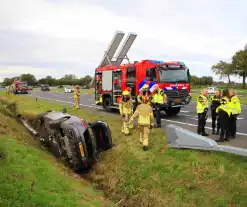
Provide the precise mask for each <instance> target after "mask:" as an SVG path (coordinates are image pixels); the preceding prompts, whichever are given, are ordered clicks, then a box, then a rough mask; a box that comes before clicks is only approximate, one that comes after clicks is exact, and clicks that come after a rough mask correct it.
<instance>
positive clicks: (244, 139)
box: [27, 91, 247, 148]
mask: <svg viewBox="0 0 247 207" xmlns="http://www.w3.org/2000/svg"><path fill="white" fill-rule="evenodd" d="M27 96H31V97H34V98H36V97H38V98H40V99H46V100H49V101H51V102H58V103H61V104H68V105H73V97H72V94H71V93H64V92H43V91H30V92H29V94H28V95H27ZM80 103H81V106H82V107H88V108H91V109H93V110H100V109H101V107H100V106H97V105H95V101H94V96H93V95H90V96H89V95H88V94H81V101H80ZM195 109H196V103H195V102H191V103H190V104H189V105H188V106H187V107H184V108H182V109H181V111H180V113H179V114H178V115H177V116H176V117H172V118H171V117H167V116H165V115H164V116H163V119H162V126H163V127H164V126H165V125H166V124H171V123H172V124H175V125H178V126H180V127H182V128H184V129H187V130H190V131H193V132H196V130H197V114H196V110H195ZM116 115H117V114H116ZM210 116H211V115H210V114H209V118H208V120H207V125H206V130H207V131H206V132H208V133H209V134H210V138H212V139H214V140H216V139H218V136H217V135H211V133H212V131H211V124H212V120H211V118H210ZM227 143H229V144H230V145H232V146H237V147H243V148H247V106H244V105H243V106H242V114H241V115H240V116H239V117H238V121H237V138H236V139H234V140H230V142H227ZM225 144H226V143H225Z"/></svg>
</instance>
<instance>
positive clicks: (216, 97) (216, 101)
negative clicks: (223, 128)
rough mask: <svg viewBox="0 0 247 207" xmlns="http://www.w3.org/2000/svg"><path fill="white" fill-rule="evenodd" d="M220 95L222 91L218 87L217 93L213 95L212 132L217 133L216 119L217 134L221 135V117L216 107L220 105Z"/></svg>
mask: <svg viewBox="0 0 247 207" xmlns="http://www.w3.org/2000/svg"><path fill="white" fill-rule="evenodd" d="M220 96H221V91H220V89H218V90H217V91H216V94H215V95H214V96H211V100H210V101H211V106H210V108H211V116H212V134H215V127H216V121H217V132H216V134H217V135H219V131H220V119H219V116H218V114H217V113H216V109H217V108H218V107H219V106H220Z"/></svg>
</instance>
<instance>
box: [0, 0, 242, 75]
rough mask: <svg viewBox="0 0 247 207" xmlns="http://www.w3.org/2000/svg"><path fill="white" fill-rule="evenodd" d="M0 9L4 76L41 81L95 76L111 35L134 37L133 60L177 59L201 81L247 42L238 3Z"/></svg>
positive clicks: (53, 0)
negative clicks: (25, 76) (31, 75)
mask: <svg viewBox="0 0 247 207" xmlns="http://www.w3.org/2000/svg"><path fill="white" fill-rule="evenodd" d="M0 5H1V6H0V77H2V78H3V77H5V76H7V75H8V72H6V71H8V70H9V75H13V74H14V75H18V74H20V73H24V71H26V70H28V71H30V73H34V74H35V75H37V76H39V77H43V76H46V75H50V74H52V76H54V77H60V76H62V75H65V74H67V73H74V74H76V75H77V76H83V75H87V74H91V75H92V74H93V73H94V69H95V67H97V66H98V64H99V62H100V60H101V58H102V56H103V54H104V51H105V50H106V48H107V46H108V44H109V42H110V40H111V38H112V36H113V34H114V33H115V31H116V30H123V31H126V32H136V33H137V34H138V36H137V39H136V41H135V42H134V44H133V46H132V48H131V49H130V51H129V55H128V56H129V58H130V59H131V60H142V59H160V60H182V61H184V62H185V63H186V64H187V65H188V66H189V67H190V69H191V72H192V73H193V74H195V75H198V76H202V75H213V74H212V72H211V69H210V67H211V65H213V64H215V63H216V62H218V61H219V60H226V61H228V60H230V58H231V56H232V55H233V54H234V52H235V51H236V50H238V49H240V48H243V46H244V44H245V43H246V42H247V35H246V34H247V27H246V26H245V25H246V21H247V14H246V12H245V8H246V6H247V2H246V1H243V0H240V1H238V4H237V3H235V2H234V1H233V0H225V1H223V0H218V1H213V0H207V1H206V0H205V1H198V2H195V1H192V0H187V1H186V2H185V1H184V2H183V1H179V0H173V1H171V0H162V1H161V0H153V1H148V0H142V1H141V0H136V1H130V0H119V1H113V0H105V1H104V3H102V1H100V0H90V1H86V0H59V1H58V0H22V1H14V0H8V1H4V0H0ZM10 68H11V70H10ZM25 68H26V69H25ZM40 70H41V71H40Z"/></svg>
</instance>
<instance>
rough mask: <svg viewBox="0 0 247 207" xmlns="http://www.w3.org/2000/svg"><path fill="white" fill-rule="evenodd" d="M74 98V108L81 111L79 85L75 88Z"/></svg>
mask: <svg viewBox="0 0 247 207" xmlns="http://www.w3.org/2000/svg"><path fill="white" fill-rule="evenodd" d="M73 96H74V108H76V109H79V108H80V87H79V85H76V86H75V89H74V93H73Z"/></svg>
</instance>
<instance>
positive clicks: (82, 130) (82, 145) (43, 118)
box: [22, 111, 112, 172]
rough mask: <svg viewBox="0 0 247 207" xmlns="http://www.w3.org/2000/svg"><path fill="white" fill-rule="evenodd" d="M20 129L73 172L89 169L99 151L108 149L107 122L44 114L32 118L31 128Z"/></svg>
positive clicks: (64, 114) (25, 124)
mask: <svg viewBox="0 0 247 207" xmlns="http://www.w3.org/2000/svg"><path fill="white" fill-rule="evenodd" d="M22 123H23V124H24V126H26V128H27V129H28V130H29V131H30V132H32V133H33V134H34V135H35V136H36V137H37V138H38V139H39V141H40V142H41V143H42V144H44V145H45V146H46V147H47V148H48V150H49V151H50V152H51V153H52V154H53V155H54V156H55V157H57V158H64V159H65V160H66V161H67V163H69V164H70V167H72V169H73V170H74V171H75V172H81V171H83V170H86V169H89V168H90V167H91V166H92V165H93V164H94V162H95V161H97V160H98V158H99V155H100V153H101V152H103V151H106V150H108V149H110V148H111V147H112V137H111V131H110V128H109V126H108V124H107V123H105V122H103V121H96V122H90V123H86V122H85V121H84V120H83V119H80V118H78V117H76V116H72V115H69V114H66V113H62V112H56V111H48V112H46V113H43V114H40V115H38V116H37V118H36V123H35V126H34V128H36V129H33V128H32V126H30V125H28V124H27V123H26V122H25V121H22Z"/></svg>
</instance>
